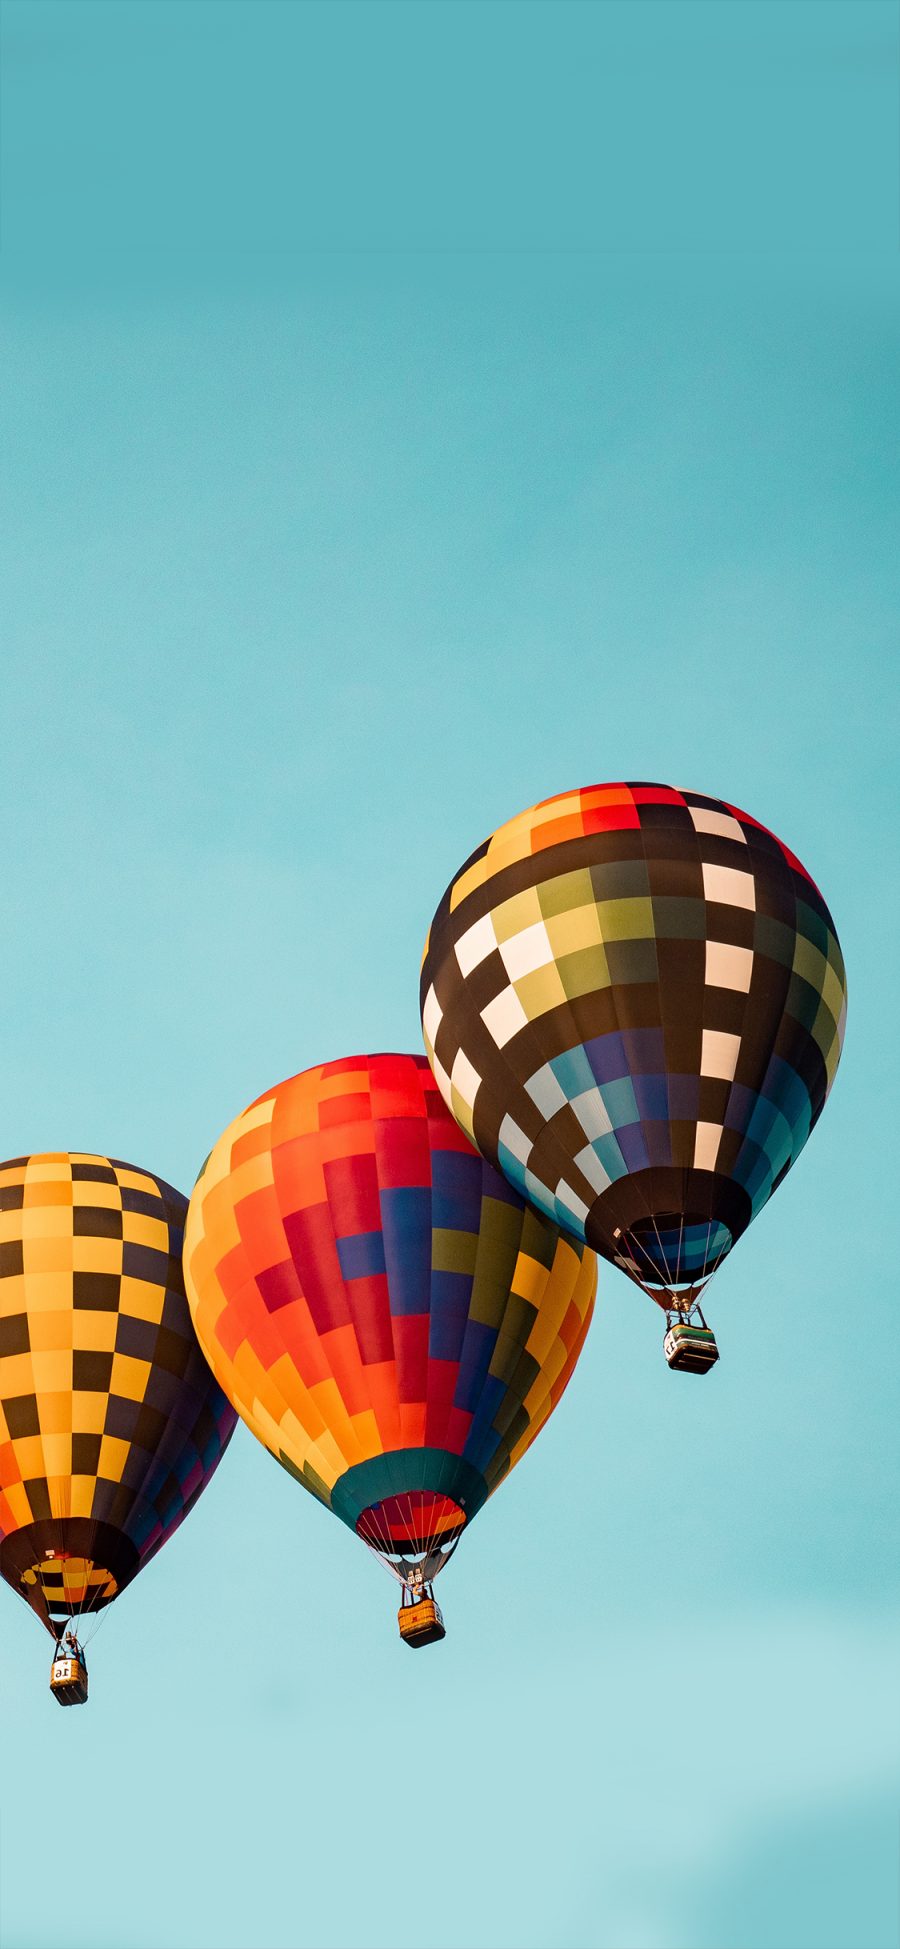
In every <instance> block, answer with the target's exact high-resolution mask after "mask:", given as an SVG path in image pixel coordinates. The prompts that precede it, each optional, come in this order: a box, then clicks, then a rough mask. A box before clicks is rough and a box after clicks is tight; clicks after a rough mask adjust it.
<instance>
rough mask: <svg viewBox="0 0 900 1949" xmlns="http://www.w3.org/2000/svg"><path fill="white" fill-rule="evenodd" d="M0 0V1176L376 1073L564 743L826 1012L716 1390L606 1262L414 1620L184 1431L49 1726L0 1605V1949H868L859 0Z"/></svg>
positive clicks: (167, 1139) (884, 1203)
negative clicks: (694, 812)
mask: <svg viewBox="0 0 900 1949" xmlns="http://www.w3.org/2000/svg"><path fill="white" fill-rule="evenodd" d="M2 21H3V34H4V59H3V84H2V85H3V91H4V100H3V117H2V129H3V136H2V141H3V157H2V163H3V167H2V210H0V215H2V251H0V277H2V284H3V313H4V319H3V338H4V349H3V354H2V367H3V372H4V385H3V396H4V403H3V417H4V428H3V436H2V437H3V450H4V453H5V456H6V462H7V465H6V467H5V469H4V473H5V492H4V502H5V505H4V511H3V520H2V528H0V549H2V558H3V566H2V583H3V611H4V617H5V624H4V649H3V657H2V668H3V691H2V699H3V716H4V724H5V736H4V741H3V764H2V767H0V807H2V820H3V831H4V834H5V842H6V843H5V845H4V850H3V916H4V926H3V938H4V942H5V952H4V956H3V994H4V1006H3V1009H2V1013H0V1065H2V1077H3V1089H2V1096H0V1123H2V1136H0V1154H2V1155H18V1154H20V1153H21V1152H23V1151H28V1150H34V1149H55V1148H71V1149H96V1150H100V1151H105V1152H108V1153H111V1154H113V1155H117V1156H120V1157H125V1158H128V1159H131V1160H132V1161H134V1162H136V1163H138V1164H142V1165H145V1166H148V1167H149V1168H151V1169H152V1170H155V1171H158V1172H160V1173H161V1174H162V1175H164V1176H165V1177H167V1178H169V1179H170V1180H171V1181H172V1182H173V1183H175V1184H177V1185H178V1186H180V1187H181V1188H182V1189H184V1190H186V1191H187V1190H189V1189H190V1186H191V1184H192V1182H193V1179H194V1177H195V1175H196V1172H197V1170H198V1168H199V1166H200V1163H201V1162H202V1160H203V1158H204V1156H205V1155H206V1153H207V1151H208V1150H209V1148H210V1146H211V1144H212V1143H213V1141H214V1140H215V1138H216V1137H217V1135H218V1134H219V1132H220V1131H221V1129H222V1128H223V1126H224V1125H225V1123H226V1122H228V1121H229V1120H230V1118H231V1117H232V1116H234V1115H235V1114H237V1113H238V1112H239V1111H240V1110H241V1109H242V1108H243V1107H244V1105H245V1104H246V1103H247V1102H248V1101H249V1100H250V1099H251V1098H252V1097H254V1096H255V1095H257V1094H258V1093H259V1092H260V1091H261V1090H262V1089H263V1088H265V1087H266V1086H267V1085H269V1084H270V1083H272V1082H274V1081H276V1080H277V1079H279V1078H281V1077H284V1076H286V1075H289V1074H291V1073H293V1072H295V1071H296V1070H298V1069H301V1068H303V1067H305V1066H306V1065H307V1064H310V1063H314V1062H318V1061H321V1060H325V1059H328V1058H331V1057H335V1056H340V1055H344V1054H351V1053H353V1052H355V1051H359V1050H374V1049H380V1048H398V1049H418V1048H419V1047H420V1030H419V1020H418V1009H417V981H418V964H419V957H420V952H421V947H422V943H423V940H424V935H425V931H426V929H427V926H428V923H429V920H430V918H431V914H432V911H433V909H434V907H435V905H436V904H437V901H438V899H439V897H440V895H441V893H442V892H443V889H444V887H445V885H446V883H447V881H448V879H449V878H450V876H451V874H452V873H453V872H454V870H455V868H456V867H457V866H458V865H459V863H460V861H461V860H462V859H463V858H464V857H465V856H466V855H467V854H468V853H469V852H470V851H471V850H472V848H473V847H474V846H475V845H477V844H478V843H479V842H480V841H481V840H482V839H483V838H484V837H485V835H486V834H487V833H488V832H489V831H490V830H491V829H492V828H493V827H494V826H495V825H497V824H498V823H499V822H500V821H502V820H503V819H504V818H506V817H508V816H510V815H511V814H512V813H514V812H516V811H518V810H520V809H521V808H522V807H523V806H525V805H527V804H529V803H531V802H533V801H534V800H535V799H538V798H541V797H545V796H547V795H548V794H550V793H553V792H556V791H560V790H562V789H564V788H565V787H567V786H570V785H573V784H576V783H587V782H591V781H595V780H600V779H615V778H638V779H640V778H644V779H662V780H666V781H670V782H672V783H675V784H679V785H684V786H688V787H690V788H693V789H697V790H701V791H706V792H710V793H715V794H721V795H723V796H725V797H727V798H729V799H731V800H732V801H734V802H736V803H737V804H739V805H741V806H743V807H745V808H746V809H747V810H748V811H750V812H751V813H752V814H753V815H754V816H755V817H757V818H760V819H762V820H763V821H765V822H766V823H768V824H770V825H771V826H773V827H774V829H775V830H776V831H777V832H778V833H779V834H780V835H781V836H782V837H783V838H784V839H785V840H786V841H787V843H788V844H789V845H790V846H791V847H792V848H794V850H795V851H796V852H798V853H799V855H800V857H801V858H802V859H803V860H804V862H805V863H806V864H807V865H808V867H809V869H810V871H811V872H812V873H813V875H814V877H815V878H816V880H817V881H818V882H819V884H820V885H821V887H822V889H823V891H824V893H825V896H826V898H827V900H828V901H829V904H830V905H831V908H832V911H833V913H834V916H835V919H836V922H837V926H838V930H839V933H840V935H841V940H842V944H843V947H844V952H845V955H846V960H847V966H848V978H849V988H850V1007H849V1027H848V1040H847V1045H846V1049H845V1054H844V1060H843V1063H842V1066H841V1069H840V1072H839V1075H838V1080H837V1084H836V1087H835V1090H834V1094H833V1097H832V1099H831V1101H830V1103H829V1105H828V1107H827V1109H826V1112H825V1115H824V1117H823V1119H822V1121H821V1124H820V1125H819V1126H818V1128H817V1129H816V1131H815V1133H814V1135H813V1138H812V1140H811V1142H810V1145H809V1147H808V1149H807V1151H806V1152H805V1153H804V1155H803V1157H802V1159H801V1160H800V1162H799V1164H798V1165H797V1167H796V1169H795V1170H794V1171H792V1173H791V1174H790V1176H789V1178H788V1180H787V1181H786V1183H785V1184H784V1185H783V1187H782V1188H781V1189H780V1191H779V1193H778V1195H777V1197H776V1198H775V1199H774V1200H773V1202H772V1203H771V1205H770V1206H769V1207H768V1208H767V1209H766V1210H765V1212H764V1213H763V1214H762V1215H761V1216H760V1218H759V1220H758V1221H757V1223H756V1224H755V1225H754V1226H753V1228H752V1231H751V1232H750V1233H749V1234H748V1235H747V1236H746V1237H745V1238H744V1239H743V1240H742V1241H741V1244H740V1246H739V1248H738V1250H737V1251H736V1252H735V1253H734V1255H733V1257H732V1258H730V1259H729V1260H728V1262H727V1264H726V1265H725V1267H724V1268H723V1270H722V1272H721V1274H720V1276H719V1278H718V1279H717V1281H716V1286H715V1287H714V1289H713V1295H712V1296H711V1303H710V1313H711V1317H712V1321H713V1324H714V1325H715V1327H716V1329H717V1332H718V1335H719V1342H720V1347H721V1351H722V1359H721V1362H720V1364H719V1366H718V1368H717V1369H716V1370H715V1372H714V1373H713V1374H712V1375H711V1376H710V1377H709V1378H708V1379H707V1380H706V1381H705V1382H704V1383H702V1384H700V1383H697V1382H695V1381H694V1380H692V1379H690V1378H687V1377H681V1376H673V1375H670V1374H669V1373H668V1371H667V1369H666V1366H665V1362H664V1359H663V1355H662V1347H661V1330H660V1329H661V1325H662V1322H661V1319H660V1316H659V1315H658V1313H657V1312H656V1310H655V1309H653V1308H652V1307H651V1306H650V1304H649V1302H647V1301H644V1300H643V1299H642V1298H641V1296H640V1295H639V1294H637V1293H636V1292H635V1291H634V1289H633V1288H632V1287H631V1286H629V1284H628V1283H627V1282H626V1281H625V1280H624V1278H622V1277H620V1276H619V1275H618V1274H617V1273H616V1272H614V1271H613V1270H612V1269H611V1268H605V1267H602V1268H601V1281H600V1296H599V1303H598V1312H597V1317H596V1321H595V1324H594V1326H593V1327H592V1330H591V1334H590V1336H589V1338H588V1342H587V1345H586V1348H585V1351H584V1354H583V1357H582V1359H581V1362H580V1365H579V1368H578V1370H577V1372H576V1375H575V1378H574V1380H573V1382H572V1385H571V1387H570V1389H569V1392H568V1394H567V1396H566V1398H565V1400H564V1402H563V1403H562V1405H561V1407H560V1410H559V1412H558V1414H557V1415H556V1417H555V1418H554V1420H553V1421H552V1422H551V1424H550V1425H549V1427H547V1428H546V1429H545V1430H544V1432H543V1433H542V1435H541V1437H540V1440H539V1441H538V1443H537V1444H536V1446H535V1448H534V1449H533V1450H532V1451H531V1453H530V1454H529V1455H528V1456H527V1457H526V1459H525V1460H524V1461H523V1463H522V1465H521V1466H520V1468H519V1469H518V1470H517V1471H516V1472H515V1474H514V1475H513V1476H512V1477H511V1478H510V1480H509V1481H508V1482H507V1483H505V1484H504V1485H503V1487H502V1489H501V1491H500V1493H499V1494H498V1495H497V1496H496V1497H495V1498H494V1500H493V1501H492V1502H491V1504H490V1505H489V1506H488V1507H487V1508H486V1509H485V1510H484V1511H483V1512H482V1514H481V1516H480V1517H479V1520H478V1522H477V1524H476V1525H475V1526H474V1527H473V1530H472V1533H471V1535H470V1536H468V1537H467V1538H466V1539H465V1541H464V1543H463V1545H462V1546H461V1548H460V1550H459V1553H458V1555H457V1557H456V1559H455V1561H454V1563H453V1565H452V1567H451V1568H450V1570H449V1571H448V1572H447V1574H446V1575H445V1577H444V1578H443V1579H442V1584H441V1597H442V1602H443V1604H444V1609H445V1615H446V1617H447V1622H448V1637H447V1639H446V1642H445V1643H444V1644H443V1645H442V1646H441V1647H440V1648H436V1649H434V1650H432V1651H429V1652H428V1653H427V1654H426V1655H425V1656H423V1657H422V1658H420V1659H415V1658H412V1659H411V1658H410V1657H409V1655H408V1653H407V1651H406V1650H405V1649H404V1648H403V1647H402V1646H401V1645H400V1643H399V1640H398V1637H397V1631H396V1624H395V1621H394V1611H395V1607H396V1606H395V1600H394V1595H393V1586H392V1585H391V1584H390V1583H389V1582H388V1579H387V1578H386V1577H385V1576H384V1575H383V1573H382V1572H381V1571H380V1570H379V1568H378V1566H377V1565H376V1564H375V1563H374V1562H373V1561H372V1559H371V1558H370V1557H369V1556H368V1554H367V1553H366V1552H365V1551H364V1550H363V1548H362V1547H361V1546H359V1545H357V1544H355V1543H354V1539H353V1538H352V1537H351V1536H350V1535H349V1533H348V1532H347V1531H346V1530H345V1529H344V1528H343V1526H342V1525H340V1524H339V1523H337V1522H335V1521H334V1520H333V1519H330V1518H329V1517H328V1516H327V1514H326V1513H325V1512H324V1511H323V1510H322V1509H321V1508H319V1507H318V1506H317V1505H316V1504H314V1503H313V1501H312V1499H311V1498H308V1497H306V1496H304V1494H303V1492H302V1491H301V1490H300V1489H299V1487H298V1486H297V1485H296V1484H295V1483H293V1482H292V1481H291V1480H290V1479H289V1478H288V1476H287V1475H286V1474H284V1473H283V1472H282V1471H281V1470H279V1469H278V1468H277V1467H276V1466H275V1464H274V1463H272V1462H271V1461H270V1459H269V1458H268V1457H267V1456H266V1455H265V1454H264V1452H263V1451H262V1450H261V1449H260V1448H259V1447H258V1446H257V1445H256V1444H255V1443H254V1441H253V1440H252V1438H251V1437H250V1435H249V1434H248V1433H247V1432H246V1431H245V1430H244V1429H242V1428H241V1429H239V1430H238V1432H237V1434H236V1436H235V1439H234V1441H233V1443H232V1446H231V1449H230V1450H229V1452H228V1454H227V1455H226V1458H225V1460H224V1462H223V1464H222V1467H221V1469H220V1471H219V1474H218V1475H217V1477H216V1478H215V1480H214V1481H213V1483H212V1485H211V1486H210V1488H209V1491H208V1493H207V1494H206V1495H205V1496H204V1498H202V1500H201V1502H200V1504H199V1505H198V1507H197V1509H196V1510H195V1511H194V1513H193V1515H192V1516H191V1517H190V1518H189V1520H188V1522H187V1523H186V1524H185V1525H184V1527H183V1528H182V1529H181V1530H180V1531H179V1532H178V1534H177V1535H176V1536H175V1537H174V1538H173V1539H172V1541H171V1542H170V1544H169V1545H168V1547H167V1548H166V1550H165V1551H164V1552H163V1554H162V1555H161V1556H160V1557H159V1558H158V1559H157V1560H156V1561H155V1562H154V1563H153V1564H151V1565H150V1566H149V1567H148V1569H147V1571H146V1573H145V1574H144V1575H143V1576H142V1577H141V1578H140V1580H139V1582H138V1583H137V1584H136V1585H134V1586H133V1587H132V1588H131V1590H129V1591H128V1593H127V1594H126V1595H125V1596H124V1597H123V1599H122V1601H121V1603H120V1604H117V1605H116V1606H114V1607H113V1609H112V1611H111V1612H110V1613H108V1614H107V1616H106V1618H105V1619H104V1622H103V1625H102V1628H101V1631H100V1632H99V1634H98V1636H97V1639H96V1642H95V1645H94V1646H93V1649H92V1656H91V1685H92V1694H91V1701H90V1705H89V1708H88V1710H87V1711H85V1712H76V1713H66V1714H61V1713H59V1712H58V1711H57V1710H56V1707H55V1706H54V1704H53V1702H52V1700H51V1699H50V1697H49V1694H48V1691H47V1676H48V1647H49V1640H47V1639H46V1638H45V1636H44V1634H43V1633H42V1632H41V1631H40V1630H39V1628H38V1626H37V1625H36V1623H35V1621H34V1619H33V1618H32V1616H31V1615H30V1613H29V1612H28V1611H27V1610H26V1609H25V1607H24V1606H20V1605H18V1604H17V1603H16V1601H15V1599H14V1598H13V1595H12V1593H11V1592H8V1591H5V1590H4V1591H3V1592H0V1599H2V1602H0V1609H2V1624H0V1683H2V1708H0V1709H2V1732H3V1752H4V1762H3V1767H2V1773H0V1866H2V1876H0V1942H2V1944H3V1949H393V1945H394V1944H396V1943H397V1942H401V1941H402V1942H409V1943H410V1944H414V1945H417V1949H894V1945H895V1944H896V1941H897V1928H898V1916H897V1901H898V1896H897V1890H898V1852H900V1850H898V1821H897V1802H898V1793H897V1772H898V1768H897V1754H898V1732H900V1725H898V1719H900V1711H898V1706H900V1698H898V1691H900V1688H898V1662H897V1628H898V1623H900V1586H898V1577H897V1568H896V1547H895V1546H896V1515H895V1509H896V1489H897V1462H898V1453H897V1434H896V1420H897V1416H896V1398H897V1383H896V1368H897V1329H896V1284H897V1245H896V1217H895V1213H896V1182H895V1180H896V1165H895V1130H896V1112H895V1105H896V1100H897V1088H898V1080H900V1079H898V1075H897V1069H896V1048H897V1036H896V1009H897V999H896V998H897V978H896V970H897V965H898V951H900V943H898V939H897V924H896V884H897V877H896V850H895V849H896V845H897V820H896V812H897V759H896V750H897V745H896V735H897V726H896V700H897V677H896V673H897V653H898V645H897V632H896V622H897V598H898V586H897V585H898V571H897V516H898V498H900V497H898V479H897V458H896V457H897V453H898V451H900V446H898V437H897V436H898V431H900V429H898V419H900V412H898V388H897V312H896V300H897V284H898V275H897V273H898V256H897V240H898V185H897V166H896V156H897V119H898V114H897V88H896V81H897V65H898V61H897V54H898V47H897V40H898V23H897V15H896V11H895V9H894V7H893V6H892V5H888V4H881V0H853V4H844V3H843V0H840V3H837V0H836V3H834V4H830V3H829V0H821V3H820V4H817V5H815V6H809V5H805V4H800V3H799V0H798V3H797V4H793V3H792V0H770V3H769V4H752V5H750V4H747V5H745V4H743V3H742V0H734V3H733V4H732V3H730V0H724V3H723V4H720V5H713V4H709V3H706V4H689V0H669V4H664V5H657V4H655V0H634V4H629V5H619V4H617V3H616V0H610V3H609V4H596V5H594V4H584V5H580V4H579V5H570V4H566V0H555V4H553V5H549V4H544V0H533V3H529V0H522V4H518V0H515V3H514V4H491V3H490V0H475V3H474V4H471V5H466V4H446V5H445V4H442V0H435V3H434V4H429V0H424V3H423V4H419V5H414V4H396V5H395V4H387V3H383V0H372V3H371V4H366V5H356V4H354V3H353V0H348V3H347V4H341V3H340V0H337V3H336V4H331V5H318V4H305V5H302V4H293V3H292V0H281V3H280V4H275V5H273V4H268V3H267V0H255V4H254V5H248V4H245V0H205V3H201V0H196V3H195V0H169V4H166V5H149V4H143V0H119V4H117V5H113V4H111V3H110V0H101V3H100V4H96V3H95V0H65V4H62V5H59V4H55V3H54V0H30V3H29V0H5V4H4V7H3V16H2Z"/></svg>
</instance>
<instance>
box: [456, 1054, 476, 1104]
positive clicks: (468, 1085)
mask: <svg viewBox="0 0 900 1949" xmlns="http://www.w3.org/2000/svg"><path fill="white" fill-rule="evenodd" d="M450 1081H451V1083H452V1085H453V1088H454V1089H455V1090H456V1091H457V1092H458V1094H459V1095H460V1096H461V1097H462V1100H463V1102H464V1103H467V1104H468V1106H469V1109H470V1110H471V1109H472V1107H473V1105H474V1102H475V1098H476V1096H477V1095H478V1091H479V1088H480V1086H481V1077H480V1076H479V1074H478V1071H477V1069H473V1067H472V1064H471V1063H470V1061H469V1058H468V1056H467V1055H465V1054H464V1052H463V1050H462V1049H458V1050H457V1052H456V1059H455V1061H454V1064H453V1068H452V1069H451V1071H450Z"/></svg>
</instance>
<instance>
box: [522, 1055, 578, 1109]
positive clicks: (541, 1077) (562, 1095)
mask: <svg viewBox="0 0 900 1949" xmlns="http://www.w3.org/2000/svg"><path fill="white" fill-rule="evenodd" d="M525 1088H526V1089H527V1091H528V1094H529V1096H530V1097H531V1101H532V1103H536V1104H537V1107H538V1109H539V1110H540V1113H541V1116H542V1117H546V1118H547V1119H548V1121H549V1119H550V1117H555V1115H556V1112H557V1110H564V1109H565V1107H566V1104H567V1102H568V1100H569V1099H568V1097H567V1096H566V1092H565V1090H564V1089H563V1087H562V1084H561V1083H558V1082H557V1080H556V1077H555V1076H554V1074H553V1071H552V1069H551V1068H550V1064H549V1063H548V1062H546V1063H545V1064H544V1067H543V1069H537V1070H535V1073H534V1075H533V1076H529V1078H528V1081H527V1083H526V1085H525Z"/></svg>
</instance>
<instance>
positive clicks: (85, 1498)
mask: <svg viewBox="0 0 900 1949" xmlns="http://www.w3.org/2000/svg"><path fill="white" fill-rule="evenodd" d="M101 1425H102V1424H101ZM86 1432H88V1433H90V1434H99V1433H100V1429H99V1428H97V1429H93V1428H92V1429H89V1430H87V1431H86ZM95 1488H96V1482H95V1479H94V1477H93V1476H92V1475H73V1477H72V1481H71V1485H70V1489H69V1515H70V1516H90V1515H91V1514H92V1511H93V1507H94V1490H95Z"/></svg>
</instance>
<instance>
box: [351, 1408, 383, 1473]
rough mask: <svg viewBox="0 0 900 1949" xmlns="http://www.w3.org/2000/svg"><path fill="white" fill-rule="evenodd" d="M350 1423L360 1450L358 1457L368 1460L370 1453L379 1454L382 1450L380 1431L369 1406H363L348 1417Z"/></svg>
mask: <svg viewBox="0 0 900 1949" xmlns="http://www.w3.org/2000/svg"><path fill="white" fill-rule="evenodd" d="M350 1425H351V1427H352V1429H353V1433H354V1436H355V1438H356V1441H357V1444H358V1446H359V1451H360V1459H361V1460H362V1461H368V1460H369V1457H370V1456H371V1455H380V1454H381V1450H382V1445H383V1444H382V1440H381V1433H380V1431H379V1427H378V1422H377V1420H376V1418H375V1414H374V1412H373V1410H372V1409H371V1408H364V1409H363V1410H362V1412H361V1413H360V1414H354V1415H351V1417H350Z"/></svg>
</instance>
